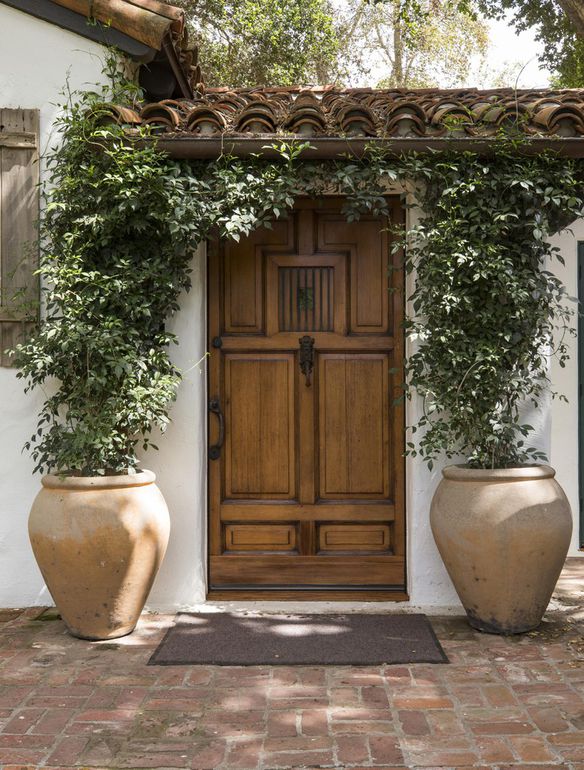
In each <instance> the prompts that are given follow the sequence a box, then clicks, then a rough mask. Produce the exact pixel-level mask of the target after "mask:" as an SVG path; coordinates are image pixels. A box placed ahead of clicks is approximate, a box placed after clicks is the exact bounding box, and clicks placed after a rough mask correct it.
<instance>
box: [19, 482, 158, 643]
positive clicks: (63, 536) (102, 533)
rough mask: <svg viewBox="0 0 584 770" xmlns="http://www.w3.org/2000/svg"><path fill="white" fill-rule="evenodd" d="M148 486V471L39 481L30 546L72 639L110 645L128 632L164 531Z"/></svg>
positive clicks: (154, 491) (146, 588)
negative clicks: (74, 637)
mask: <svg viewBox="0 0 584 770" xmlns="http://www.w3.org/2000/svg"><path fill="white" fill-rule="evenodd" d="M155 480H156V477H155V475H154V474H153V473H152V472H151V471H142V472H140V473H136V474H133V475H128V476H87V477H83V476H45V477H44V478H43V480H42V485H43V486H42V489H41V491H40V492H39V493H38V495H37V497H36V499H35V501H34V503H33V506H32V509H31V512H30V517H29V525H28V526H29V535H30V541H31V544H32V549H33V551H34V555H35V558H36V560H37V563H38V565H39V567H40V570H41V572H42V575H43V577H44V579H45V582H46V584H47V587H48V589H49V591H50V592H51V595H52V597H53V599H54V601H55V604H56V605H57V609H58V610H59V612H60V614H61V617H62V618H63V620H64V622H65V624H66V625H67V628H68V629H69V631H70V632H71V633H72V634H73V635H74V636H78V637H80V638H82V639H113V638H115V637H118V636H124V635H125V634H129V633H131V631H133V630H134V628H135V626H136V623H137V622H138V618H139V617H140V613H141V612H142V609H143V608H144V604H145V602H146V599H147V597H148V594H149V592H150V589H151V587H152V583H153V582H154V578H155V576H156V573H157V572H158V568H159V567H160V564H161V562H162V559H163V557H164V553H165V551H166V546H167V544H168V536H169V532H170V519H169V515H168V508H167V506H166V503H165V501H164V498H163V496H162V493H161V492H160V490H159V489H158V487H157V486H156V484H155Z"/></svg>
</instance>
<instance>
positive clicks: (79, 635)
mask: <svg viewBox="0 0 584 770" xmlns="http://www.w3.org/2000/svg"><path fill="white" fill-rule="evenodd" d="M65 625H66V626H67V624H66V623H65ZM135 628H136V625H133V626H132V627H131V628H125V629H116V630H115V631H112V632H111V634H102V633H100V634H99V636H91V635H89V634H84V633H83V632H82V631H77V630H76V629H75V628H71V627H70V626H67V631H68V632H69V633H70V634H71V636H74V637H75V638H76V639H83V641H85V642H104V641H108V640H109V639H120V638H121V637H122V636H128V635H129V634H131V633H132V632H133V631H134V629H135Z"/></svg>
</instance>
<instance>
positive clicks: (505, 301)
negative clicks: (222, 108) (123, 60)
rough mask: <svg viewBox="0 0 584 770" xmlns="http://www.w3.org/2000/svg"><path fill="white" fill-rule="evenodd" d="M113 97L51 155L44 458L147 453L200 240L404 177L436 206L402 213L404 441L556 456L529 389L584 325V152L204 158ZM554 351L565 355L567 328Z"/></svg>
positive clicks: (83, 113)
mask: <svg viewBox="0 0 584 770" xmlns="http://www.w3.org/2000/svg"><path fill="white" fill-rule="evenodd" d="M113 97H114V99H115V101H117V102H118V103H120V102H122V103H131V102H132V101H133V100H134V99H136V98H137V94H136V92H135V90H134V88H133V87H132V86H131V85H130V84H127V83H123V82H122V83H120V82H119V81H118V82H117V84H115V85H114V94H113ZM111 98H112V94H111V90H109V91H108V92H107V93H106V92H105V91H104V92H91V93H84V94H80V95H76V96H75V98H72V99H71V100H70V101H69V103H68V104H67V106H66V109H65V111H64V113H63V117H62V119H61V125H60V130H61V131H62V134H63V141H62V143H61V144H60V146H59V147H58V148H57V149H56V150H55V151H54V152H53V154H52V155H51V156H50V157H49V158H48V163H49V169H50V178H49V180H48V184H47V188H46V195H47V200H46V206H45V208H44V215H43V218H42V221H41V229H40V242H41V247H42V248H41V265H40V273H41V275H42V278H43V284H44V286H45V287H46V294H45V315H44V320H43V322H42V324H41V326H40V329H39V330H38V333H37V334H36V335H35V336H34V337H33V338H32V339H30V340H29V341H28V342H26V343H24V344H22V345H20V346H19V347H18V349H17V350H16V352H15V362H16V364H17V366H18V367H19V376H21V377H22V378H24V379H25V381H26V388H27V389H30V388H36V387H41V386H42V387H45V386H46V385H48V384H50V383H55V385H54V387H53V389H52V390H51V389H47V390H48V393H49V395H48V396H47V397H46V400H45V402H44V405H43V408H42V411H41V414H40V417H39V423H38V430H37V431H36V433H35V434H34V436H33V437H32V438H31V440H30V441H29V442H28V443H27V448H28V449H29V450H30V451H31V453H32V456H33V459H34V460H35V462H36V470H39V471H47V470H56V471H59V472H66V473H73V474H83V475H97V474H104V473H105V474H109V473H125V472H128V470H130V471H133V470H135V469H136V468H137V467H138V456H137V453H138V451H139V449H140V448H144V449H147V448H148V447H149V446H151V445H152V442H151V433H152V429H153V427H155V426H156V427H159V428H161V429H162V430H164V428H165V426H166V424H167V423H168V420H169V406H170V403H171V401H172V399H173V398H174V396H175V394H176V390H177V387H178V385H179V383H180V372H179V371H178V370H177V368H176V367H175V366H174V364H173V363H172V360H171V357H170V355H169V349H170V346H171V345H172V344H173V343H175V342H176V339H175V338H174V335H173V334H171V333H170V332H169V331H168V330H167V328H166V326H165V322H166V320H167V318H168V317H169V315H171V314H173V313H175V312H177V311H178V309H179V297H180V294H181V292H182V291H188V289H189V286H190V267H189V265H190V255H191V254H192V252H193V250H194V249H195V248H196V247H197V246H198V245H199V244H200V243H201V242H203V241H204V240H205V239H207V238H209V237H211V236H212V235H213V236H218V237H221V238H227V239H235V240H238V239H240V238H241V237H244V236H245V235H246V234H248V233H250V232H251V231H252V230H254V229H256V228H258V227H264V226H266V227H267V226H269V224H270V221H272V220H274V219H277V218H279V217H283V216H286V214H287V212H288V211H289V210H290V209H291V207H292V206H293V204H294V201H295V199H296V198H297V197H298V196H300V195H309V196H314V197H315V196H318V195H322V194H326V193H331V192H334V193H335V194H338V195H342V196H344V200H345V203H344V207H345V214H346V216H347V218H348V219H349V220H353V219H358V218H359V216H361V214H363V213H364V212H373V213H376V214H383V213H384V212H385V211H386V210H387V192H388V189H389V188H390V187H391V186H392V185H393V186H395V185H396V184H397V185H402V187H403V188H405V189H406V190H408V193H407V205H408V206H409V207H412V206H416V207H417V208H418V210H419V211H420V212H421V216H420V218H419V219H418V220H417V222H414V221H413V220H412V222H411V223H410V226H409V227H408V228H407V230H405V229H404V228H403V227H402V228H400V226H399V225H398V224H397V223H393V225H392V226H391V227H392V231H393V235H394V248H395V249H401V250H402V251H403V253H404V254H405V256H404V269H405V270H406V271H407V272H408V273H410V274H411V275H412V276H413V280H414V289H413V295H412V296H411V298H410V299H411V303H412V304H411V306H412V308H413V311H412V313H411V315H410V318H409V319H408V320H407V322H406V325H407V330H408V333H409V334H411V335H412V338H413V339H414V348H413V353H412V355H411V356H410V357H409V360H408V361H407V362H406V373H407V383H406V384H405V385H404V391H405V392H404V397H406V398H412V396H413V394H414V393H416V394H418V395H419V396H420V397H421V398H422V400H423V403H424V414H423V417H422V418H421V420H420V421H419V422H418V423H417V424H415V425H412V426H410V430H411V433H412V434H417V435H412V441H410V442H409V443H408V450H407V451H408V452H410V453H412V454H416V453H420V454H421V456H422V457H423V458H424V459H425V460H426V461H427V462H428V464H429V465H431V464H432V463H433V462H434V461H435V460H436V459H437V458H438V457H439V456H440V455H441V454H443V453H445V454H446V456H453V455H455V454H458V453H463V454H465V455H466V456H467V457H468V461H469V462H471V463H472V464H474V465H477V466H481V467H491V466H494V465H497V466H507V465H510V464H516V463H520V462H529V461H537V460H540V459H542V455H541V453H540V452H538V450H537V449H535V448H533V447H530V446H529V445H528V442H526V441H525V437H526V436H527V435H528V434H529V432H530V430H531V428H530V426H529V425H528V424H526V423H525V422H524V421H522V418H521V405H522V403H523V402H525V400H526V399H527V400H529V399H531V400H532V401H534V402H536V403H537V402H538V401H539V400H540V399H541V397H542V395H543V394H544V391H546V390H547V388H548V386H549V381H548V354H549V351H550V348H551V347H552V346H553V345H554V342H553V334H554V328H555V327H560V328H561V329H562V330H563V331H564V332H565V333H569V329H570V318H571V313H572V312H573V311H572V310H571V309H570V307H569V305H568V304H567V303H566V297H565V290H564V287H563V285H562V284H561V282H560V281H559V279H558V278H556V277H555V275H554V274H553V272H552V271H551V270H550V269H549V264H550V261H551V260H552V259H553V258H557V259H560V260H561V257H560V255H559V254H558V253H557V251H556V250H554V249H553V248H552V247H551V246H550V245H549V243H548V237H549V236H550V234H552V233H554V232H555V231H556V230H557V229H558V227H559V226H560V224H561V223H562V222H564V221H569V220H570V219H573V218H575V217H576V216H577V215H578V213H579V211H580V210H581V208H582V204H583V193H582V186H581V183H580V180H579V178H578V174H577V172H578V169H577V167H576V163H575V162H574V161H572V160H568V159H564V158H559V157H556V156H553V155H551V154H547V153H544V154H539V155H528V154H526V153H525V152H524V148H523V146H522V145H521V144H518V143H517V142H514V141H513V140H510V139H504V140H501V142H500V143H499V145H498V148H497V152H496V153H495V154H494V156H493V157H491V158H489V159H488V160H487V159H484V158H481V157H479V156H477V155H475V154H471V153H458V154H455V153H437V154H432V155H424V156H422V155H420V156H418V155H410V156H407V157H404V158H399V159H398V158H392V157H390V156H388V155H383V154H382V153H379V152H376V153H368V154H367V155H366V157H364V158H363V159H361V160H355V159H340V160H338V161H327V162H306V161H303V160H302V159H301V156H302V150H303V146H302V145H299V146H290V145H287V144H282V145H281V146H279V147H278V148H277V149H278V158H277V159H276V160H273V161H267V160H266V159H263V158H261V157H251V158H245V159H243V158H239V159H238V158H233V157H222V158H219V159H218V160H216V161H213V162H208V161H198V162H192V163H187V162H183V161H176V160H172V159H170V158H168V157H167V156H166V155H165V154H164V153H162V152H160V151H159V150H158V149H157V146H156V141H155V138H154V137H151V136H149V134H148V131H147V130H142V131H141V134H140V139H141V140H142V141H136V142H129V141H128V139H127V137H126V136H125V134H124V132H123V130H122V129H121V128H119V127H117V126H116V125H115V124H112V123H111V122H110V121H108V120H107V118H108V115H109V110H108V107H107V104H104V102H105V101H106V100H107V99H111ZM144 140H147V141H144ZM404 195H405V194H404ZM404 247H405V250H404ZM554 352H555V354H556V355H557V356H558V357H559V360H560V363H563V362H564V361H565V359H566V356H567V349H566V344H565V340H564V341H560V342H559V344H557V346H556V348H555V350H554Z"/></svg>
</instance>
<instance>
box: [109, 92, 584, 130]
mask: <svg viewBox="0 0 584 770" xmlns="http://www.w3.org/2000/svg"><path fill="white" fill-rule="evenodd" d="M114 113H115V110H112V117H114V118H115V119H117V120H119V121H120V122H128V123H130V124H133V123H135V122H136V121H135V120H131V121H125V120H124V115H123V114H119V115H115V114H114ZM139 120H141V121H142V122H144V123H148V124H149V125H151V126H152V127H154V128H155V129H156V130H157V131H158V132H160V133H164V134H172V135H176V136H184V135H189V134H190V135H194V136H197V135H200V136H206V137H212V136H215V137H219V136H226V137H238V136H239V137H246V136H250V135H251V136H258V137H266V138H269V137H278V138H286V137H305V138H308V139H310V137H361V138H367V137H378V138H392V137H396V138H397V137H428V138H431V137H441V136H445V135H458V136H467V137H477V136H478V137H489V136H493V135H495V134H496V133H497V131H498V130H499V129H500V128H501V127H502V126H504V125H506V124H507V125H508V124H516V125H517V126H518V127H519V128H520V130H521V131H523V132H524V133H526V134H528V135H534V136H558V137H584V89H578V90H576V89H574V90H557V91H552V90H549V91H546V90H524V91H514V90H512V89H497V90H490V91H479V90H476V89H458V90H439V89H418V90H405V89H404V90H398V89H393V90H391V89H388V90H375V89H343V90H341V89H336V88H332V87H326V88H318V89H316V88H300V87H291V88H258V89H238V90H230V89H226V88H215V89H213V88H209V89H207V90H204V87H203V86H201V87H200V89H199V91H198V93H197V95H196V97H195V98H194V99H192V100H166V101H164V102H159V103H154V104H152V103H151V104H145V105H144V106H143V107H142V108H141V110H140V113H139Z"/></svg>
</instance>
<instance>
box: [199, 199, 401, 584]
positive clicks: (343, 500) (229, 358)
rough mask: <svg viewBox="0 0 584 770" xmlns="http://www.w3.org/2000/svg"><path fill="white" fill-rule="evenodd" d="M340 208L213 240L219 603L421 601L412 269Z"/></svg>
mask: <svg viewBox="0 0 584 770" xmlns="http://www.w3.org/2000/svg"><path fill="white" fill-rule="evenodd" d="M341 205H342V201H341V200H340V199H323V200H320V201H308V200H306V201H304V200H301V201H299V203H298V204H297V206H296V207H295V209H294V211H293V212H292V213H291V215H290V216H289V218H288V219H286V220H281V221H277V222H274V224H273V227H272V229H266V230H261V231H257V232H255V233H253V234H252V235H251V236H250V237H248V238H246V239H244V240H242V241H241V242H240V243H238V244H234V243H220V244H211V245H210V257H209V341H210V350H211V361H210V374H209V397H210V413H209V443H210V445H211V448H210V458H211V459H210V460H209V480H210V483H209V490H210V491H209V510H210V526H209V529H210V538H209V540H210V553H209V586H210V593H211V594H212V595H214V596H224V597H231V598H235V597H241V598H243V597H249V598H253V597H264V598H266V597H269V596H273V597H282V598H294V597H307V596H309V597H312V598H324V597H326V598H330V599H334V598H338V599H346V598H371V599H374V598H384V599H387V598H394V599H404V598H406V594H405V558H404V556H405V528H404V468H403V458H402V452H403V410H402V406H401V404H397V405H396V404H395V403H394V400H395V398H396V396H399V395H400V394H401V392H402V391H401V387H400V383H401V379H402V378H401V373H400V367H401V363H402V356H403V345H402V329H401V320H402V304H403V297H402V284H401V281H402V275H401V271H399V270H390V269H389V265H390V262H391V261H392V259H393V257H392V256H391V253H390V243H389V235H388V233H387V230H386V225H387V222H386V221H385V220H384V219H383V218H380V217H363V218H362V219H361V220H360V221H359V222H353V223H347V222H346V221H345V218H344V216H343V214H342V212H341ZM391 212H392V217H393V218H395V219H397V218H398V217H400V216H401V210H400V208H399V206H398V203H397V201H395V202H392V206H391ZM219 444H220V445H221V446H218V445H219Z"/></svg>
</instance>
